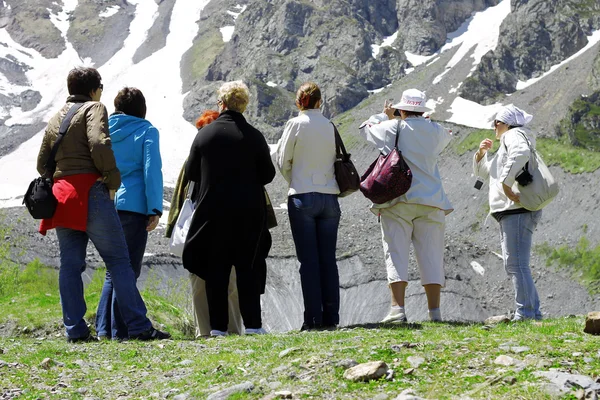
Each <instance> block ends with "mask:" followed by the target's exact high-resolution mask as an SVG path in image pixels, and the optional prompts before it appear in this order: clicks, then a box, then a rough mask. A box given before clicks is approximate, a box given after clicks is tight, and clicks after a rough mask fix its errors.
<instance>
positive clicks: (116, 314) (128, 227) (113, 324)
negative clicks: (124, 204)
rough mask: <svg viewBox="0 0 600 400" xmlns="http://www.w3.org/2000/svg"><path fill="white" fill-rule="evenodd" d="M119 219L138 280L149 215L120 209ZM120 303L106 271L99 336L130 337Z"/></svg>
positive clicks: (100, 306)
mask: <svg viewBox="0 0 600 400" xmlns="http://www.w3.org/2000/svg"><path fill="white" fill-rule="evenodd" d="M119 219H120V220H121V226H122V227H123V233H124V234H125V242H127V249H128V251H129V259H130V260H131V267H132V268H133V273H134V274H135V279H136V280H137V278H139V277H140V272H141V271H142V260H143V258H144V252H145V251H146V242H147V241H148V232H147V231H146V227H147V226H148V216H146V215H144V214H139V213H133V212H127V211H119ZM118 303H119V302H118V300H117V296H115V293H114V285H113V282H112V278H111V276H110V272H109V271H106V279H105V281H104V286H103V287H102V295H101V296H100V303H98V313H97V314H96V332H97V333H98V336H106V337H112V338H115V339H126V338H127V337H128V333H127V332H128V331H127V324H125V321H124V320H123V316H122V315H121V311H120V310H119V304H118Z"/></svg>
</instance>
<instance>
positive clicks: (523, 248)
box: [473, 104, 542, 320]
mask: <svg viewBox="0 0 600 400" xmlns="http://www.w3.org/2000/svg"><path fill="white" fill-rule="evenodd" d="M532 119H533V117H532V116H531V115H529V114H527V113H526V112H525V111H523V110H521V109H519V108H517V107H515V106H514V105H512V104H509V105H508V106H506V107H503V108H501V109H500V111H498V114H497V115H496V118H495V119H494V122H493V126H494V130H495V131H496V140H499V141H500V148H499V149H498V151H497V152H496V154H495V155H494V157H493V158H492V159H491V160H488V156H487V152H488V150H490V149H491V148H492V144H493V142H492V140H491V139H485V140H483V141H482V142H481V144H480V145H479V150H478V151H477V152H476V153H475V156H474V158H473V171H474V172H475V175H477V176H478V177H481V178H483V179H489V186H490V191H489V203H490V214H491V215H492V216H493V217H494V218H495V219H496V220H497V221H498V223H499V224H500V233H501V237H502V258H503V260H504V268H505V269H506V273H507V274H508V275H510V276H511V278H512V282H513V286H514V288H515V302H516V311H515V316H514V319H513V320H522V319H541V318H542V313H541V311H540V300H539V297H538V293H537V290H536V288H535V284H534V282H533V278H532V277H531V270H530V268H529V258H530V256H531V239H532V236H533V231H534V230H535V227H536V226H537V224H538V222H539V220H540V218H541V217H542V211H541V210H539V211H528V210H526V209H525V208H523V207H522V206H521V204H519V197H518V196H517V195H516V194H515V193H514V192H513V191H512V189H511V187H512V185H513V183H514V182H515V179H516V176H517V175H519V174H520V172H521V171H522V170H523V167H524V166H525V164H526V163H527V161H528V160H529V156H530V153H531V151H530V148H529V144H528V140H529V141H530V142H532V144H533V146H535V141H534V140H533V138H531V137H530V135H527V133H526V131H525V130H524V129H523V127H524V126H525V125H527V124H528V123H529V122H530V121H531V120H532ZM516 128H519V129H516Z"/></svg>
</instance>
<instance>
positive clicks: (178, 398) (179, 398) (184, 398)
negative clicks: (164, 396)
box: [173, 393, 188, 400]
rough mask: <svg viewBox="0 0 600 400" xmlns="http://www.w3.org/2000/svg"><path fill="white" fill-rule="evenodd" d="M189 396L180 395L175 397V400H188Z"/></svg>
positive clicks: (185, 394)
mask: <svg viewBox="0 0 600 400" xmlns="http://www.w3.org/2000/svg"><path fill="white" fill-rule="evenodd" d="M187 398H188V395H187V393H182V394H178V395H177V396H175V397H173V400H187Z"/></svg>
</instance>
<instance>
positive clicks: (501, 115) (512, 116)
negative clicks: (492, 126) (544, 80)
mask: <svg viewBox="0 0 600 400" xmlns="http://www.w3.org/2000/svg"><path fill="white" fill-rule="evenodd" d="M532 119H533V115H531V114H527V113H526V112H525V111H523V110H521V109H520V108H518V107H515V106H514V105H513V104H509V105H507V106H505V107H502V108H501V109H500V111H498V114H496V118H495V120H496V121H501V122H504V123H505V124H506V125H510V126H525V125H527V124H528V123H530V122H531V120H532Z"/></svg>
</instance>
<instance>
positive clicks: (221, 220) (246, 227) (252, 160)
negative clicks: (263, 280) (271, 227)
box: [182, 110, 275, 281]
mask: <svg viewBox="0 0 600 400" xmlns="http://www.w3.org/2000/svg"><path fill="white" fill-rule="evenodd" d="M185 173H186V175H187V177H188V178H189V180H191V181H194V182H199V185H200V187H199V188H198V189H197V190H194V192H195V196H194V197H195V201H196V212H195V213H194V217H193V219H192V223H191V226H190V230H189V232H188V236H187V240H186V243H185V247H184V251H183V257H182V259H183V266H184V267H185V268H186V269H187V270H188V271H190V272H192V273H194V274H196V275H198V276H199V277H200V278H202V279H205V280H206V281H209V280H210V278H211V271H214V270H215V268H220V267H224V266H228V265H235V266H236V267H237V268H253V267H254V266H255V264H258V265H259V266H260V269H262V266H263V265H264V257H266V254H263V253H264V246H265V235H268V231H267V229H266V202H265V194H264V185H266V184H268V183H270V182H271V181H272V180H273V178H274V177H275V167H274V166H273V162H272V161H271V156H270V151H269V146H268V144H267V142H266V140H265V138H264V136H263V135H262V133H261V132H260V131H259V130H257V129H256V128H254V127H253V126H252V125H250V124H249V123H248V122H247V121H246V119H245V118H244V116H243V115H242V114H241V113H238V112H234V111H229V110H227V111H224V112H223V113H221V115H219V117H218V118H217V119H216V120H215V121H214V122H212V123H211V124H209V125H207V126H205V127H204V128H202V129H201V130H200V131H198V134H197V135H196V138H195V140H194V143H193V144H192V148H191V150H190V155H189V158H188V161H187V164H186V169H185ZM269 247H270V246H269ZM267 251H268V249H267ZM261 259H262V261H261ZM264 272H266V271H264ZM260 275H262V271H261V273H260Z"/></svg>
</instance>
